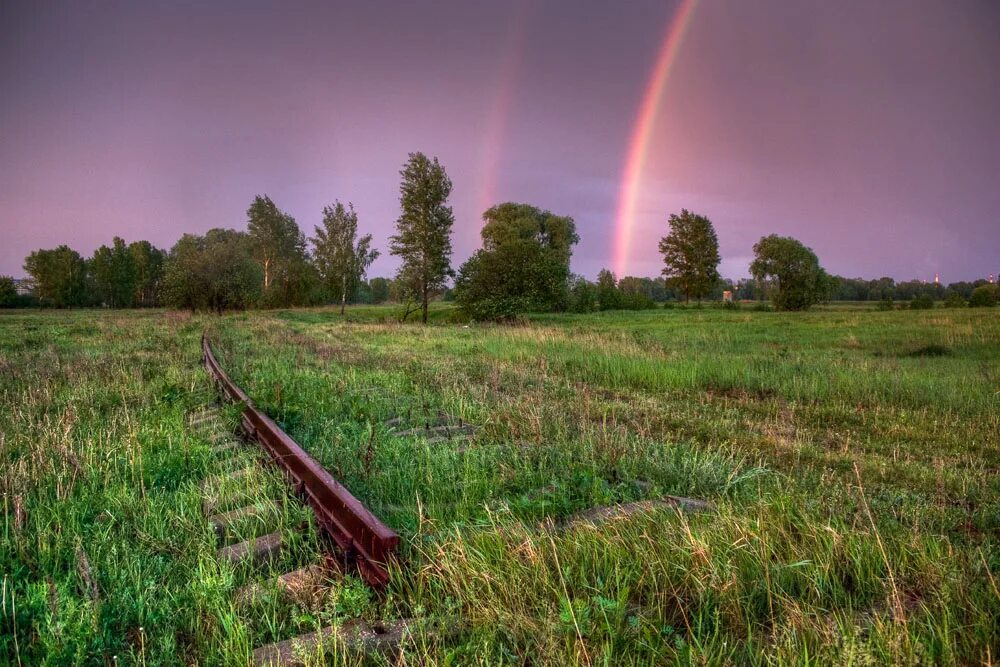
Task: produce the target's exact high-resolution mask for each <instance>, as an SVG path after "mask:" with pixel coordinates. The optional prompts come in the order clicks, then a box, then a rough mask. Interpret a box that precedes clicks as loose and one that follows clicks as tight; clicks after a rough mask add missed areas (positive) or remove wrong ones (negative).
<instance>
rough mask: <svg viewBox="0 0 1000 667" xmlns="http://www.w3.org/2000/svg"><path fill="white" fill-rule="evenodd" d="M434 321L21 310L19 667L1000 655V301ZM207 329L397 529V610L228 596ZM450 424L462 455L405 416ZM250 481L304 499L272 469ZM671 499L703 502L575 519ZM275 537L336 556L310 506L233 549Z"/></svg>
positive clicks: (6, 504)
mask: <svg viewBox="0 0 1000 667" xmlns="http://www.w3.org/2000/svg"><path fill="white" fill-rule="evenodd" d="M434 315H435V321H436V323H437V324H435V325H434V326H431V327H421V326H414V325H400V324H399V323H398V322H396V321H395V318H394V312H393V310H392V309H390V308H366V309H355V310H353V311H350V310H349V312H348V315H347V317H346V318H342V317H340V316H339V315H337V314H336V313H335V312H333V311H330V310H327V309H313V310H293V311H285V312H277V313H250V314H239V315H232V316H226V317H224V318H217V317H206V318H188V317H186V316H179V315H176V314H171V313H161V312H150V313H129V314H118V313H97V312H93V313H90V312H78V313H71V314H68V315H67V314H63V313H23V314H15V315H4V316H2V317H0V466H2V469H0V473H2V474H0V492H2V494H3V511H4V523H3V528H2V532H0V576H2V577H3V580H2V582H0V593H2V604H0V662H7V663H12V664H18V663H20V664H38V663H46V662H47V663H49V664H72V663H103V662H105V661H106V660H111V659H112V658H113V657H114V656H117V657H118V660H119V663H123V662H124V663H137V664H139V663H143V664H178V663H189V664H190V663H198V664H243V663H244V662H245V661H246V659H247V658H248V656H249V654H250V651H251V650H252V649H253V648H254V647H255V646H259V645H260V644H263V643H265V642H269V641H275V640H280V639H285V638H288V637H290V636H292V635H294V634H297V633H299V632H305V631H309V630H311V629H315V628H317V627H320V626H323V625H328V624H331V623H333V624H336V623H340V622H342V621H343V620H345V619H349V618H352V617H356V616H363V617H365V618H368V619H369V620H374V619H377V618H384V619H393V618H403V617H406V618H423V619H430V620H435V619H436V620H440V621H442V623H441V624H439V625H438V627H447V628H450V629H451V631H450V632H437V633H429V632H424V631H423V630H418V631H416V636H414V637H413V638H412V641H410V642H409V643H408V644H407V647H406V649H405V651H404V653H403V655H402V657H401V661H402V662H403V663H410V664H490V665H492V664H505V663H531V664H553V665H555V664H559V665H561V664H616V665H617V664H671V663H684V664H689V663H692V662H704V663H711V664H717V663H729V664H786V663H794V664H801V663H810V662H812V663H819V664H885V663H890V664H916V663H923V664H971V663H988V662H990V661H995V659H996V656H997V655H998V653H1000V650H998V646H1000V629H998V626H997V623H996V618H998V617H1000V593H998V589H997V585H996V581H997V579H998V578H1000V556H998V553H1000V549H997V538H998V535H1000V481H998V476H997V475H996V471H997V470H998V469H1000V448H998V445H1000V421H998V420H1000V416H998V415H1000V410H998V408H1000V394H998V393H997V390H996V387H997V379H998V378H1000V355H998V353H997V350H998V349H1000V345H998V343H1000V317H997V316H996V315H995V314H994V313H990V312H984V311H978V312H976V311H960V310H951V311H943V310H932V311H920V312H917V311H914V312H910V311H906V312H875V311H850V310H837V311H831V312H816V313H806V314H780V313H765V312H760V313H758V312H754V313H747V312H741V311H736V312H732V311H716V310H710V309H704V310H699V309H675V310H672V311H652V312H641V313H599V314H595V315H588V316H570V315H561V316H537V317H533V318H530V319H529V320H528V321H526V322H524V323H522V324H521V325H518V326H511V327H497V326H476V325H472V326H469V327H466V326H465V325H463V324H460V323H459V324H452V323H451V322H450V311H449V310H447V309H438V310H436V311H435V313H434ZM206 327H207V328H208V329H209V330H210V332H211V334H212V336H213V337H214V339H215V340H216V341H217V344H216V348H217V352H218V353H219V356H220V359H221V361H222V363H223V365H224V366H225V367H226V368H227V370H229V371H230V372H231V373H232V375H233V376H234V378H235V379H236V380H237V382H239V383H240V384H241V385H242V386H243V387H244V388H245V389H247V390H248V392H249V393H250V394H251V396H253V398H254V399H255V401H257V403H258V404H259V405H261V406H262V407H263V408H265V409H266V411H267V412H269V414H271V415H272V416H273V417H275V418H276V419H277V420H278V421H279V423H281V424H282V425H283V426H284V427H285V428H286V430H288V431H289V432H290V433H291V434H292V435H293V436H294V437H295V438H296V439H297V440H298V441H299V442H300V443H302V444H303V446H305V447H306V448H307V449H308V450H309V451H310V452H311V453H312V454H313V455H314V456H316V457H317V458H318V459H319V460H320V461H321V462H322V463H323V464H324V465H325V466H326V467H327V468H328V469H329V470H330V471H331V472H332V473H333V474H334V475H335V476H337V477H338V478H339V479H340V480H341V481H343V482H344V483H345V484H347V486H348V487H349V488H350V489H351V491H352V492H353V493H354V494H355V495H357V496H358V497H359V498H360V499H361V500H362V501H363V502H365V503H366V504H367V505H368V506H369V507H371V508H372V509H373V510H374V511H375V512H376V513H377V514H378V515H379V516H380V517H381V518H383V519H384V520H385V521H386V522H387V523H388V524H389V525H391V526H392V527H393V528H395V529H396V530H397V531H399V532H400V534H401V535H402V536H403V539H404V547H403V556H404V558H403V560H402V561H401V563H400V564H399V565H398V566H397V567H396V568H395V569H394V571H393V580H392V582H391V584H390V586H389V589H388V591H387V592H386V594H385V595H384V596H382V597H375V596H372V595H371V594H370V592H369V591H367V589H366V588H365V587H363V586H361V585H360V584H359V582H358V581H357V580H355V579H353V578H347V579H345V580H344V581H342V582H339V583H337V584H335V585H334V586H332V587H331V589H330V591H329V592H328V594H327V595H325V596H324V597H323V599H321V600H312V601H302V600H288V599H283V598H281V597H280V596H279V595H277V594H276V593H275V592H274V591H270V592H266V593H265V594H263V595H261V596H258V597H257V598H255V599H254V600H253V601H252V602H251V603H249V604H242V605H241V604H237V603H236V602H235V600H236V593H237V591H238V590H240V588H241V587H243V586H244V585H246V584H248V583H251V582H254V581H258V580H260V578H261V576H262V575H263V576H266V575H267V573H266V572H265V573H261V572H258V571H256V570H253V569H249V568H245V567H236V568H233V567H230V566H228V565H224V564H221V563H219V562H218V560H217V559H216V558H215V550H216V548H217V543H216V540H215V536H214V535H213V534H212V531H211V529H210V528H209V527H208V525H207V523H206V521H205V518H204V516H203V514H202V508H201V503H202V500H203V499H204V496H205V491H203V490H202V489H201V488H200V486H199V481H200V480H201V479H203V478H204V477H207V476H209V475H212V474H217V473H219V472H220V470H221V467H220V463H219V462H218V460H217V459H216V458H214V457H213V455H212V454H211V452H210V448H209V444H210V443H209V441H208V439H207V437H208V436H207V434H205V433H201V432H199V431H197V430H196V429H192V428H190V427H188V426H187V425H186V423H185V419H186V415H188V414H189V413H190V412H191V411H193V410H196V409H201V408H203V407H204V406H206V405H207V404H209V403H210V402H211V401H212V400H213V398H214V394H213V392H212V391H211V390H210V388H209V387H208V385H207V383H206V381H205V377H204V374H203V372H202V371H201V369H200V367H199V364H198V357H199V349H198V336H199V334H200V332H201V330H202V329H203V328H206ZM929 349H933V350H935V353H934V354H930V353H927V350H929ZM441 412H445V413H448V414H450V415H453V416H455V417H457V418H461V419H462V420H463V421H464V422H467V423H472V424H476V425H478V426H479V427H480V430H479V431H478V432H477V434H476V436H475V438H474V440H473V441H471V442H437V443H430V442H428V441H427V440H426V439H423V438H413V437H399V436H398V434H397V433H396V431H394V430H393V429H392V428H390V426H389V425H387V424H386V421H387V420H388V419H390V418H393V417H402V418H403V419H404V421H409V422H412V424H419V423H421V422H422V421H425V420H426V419H427V418H429V417H431V416H437V415H438V414H439V413H441ZM224 414H225V418H226V419H227V420H228V425H229V427H230V428H231V427H232V426H234V424H235V421H234V415H233V414H232V413H231V411H230V412H225V413H224ZM403 428H405V427H403ZM241 456H244V457H245V459H244V460H245V462H246V465H252V463H251V454H250V453H249V452H248V453H246V454H243V455H241ZM234 489H235V491H236V496H234V498H233V500H232V502H233V504H236V503H242V502H257V503H262V504H267V503H269V502H271V501H272V500H273V499H275V498H277V497H281V496H282V494H283V487H282V485H281V483H280V481H279V480H277V479H276V477H275V476H274V474H273V473H271V472H267V471H262V472H259V473H257V474H255V475H252V476H250V477H248V478H246V479H242V480H240V481H239V482H236V483H234ZM663 494H673V495H680V496H692V497H696V498H701V499H705V500H708V501H710V502H711V503H713V505H714V506H715V508H716V509H715V511H714V512H709V513H696V514H692V513H687V512H683V511H678V510H676V509H671V508H661V509H651V510H648V511H643V512H635V513H624V514H622V515H620V516H618V517H617V518H614V519H611V520H609V521H606V522H603V523H598V524H595V523H592V522H588V521H581V520H578V519H577V515H578V513H580V512H583V511H585V510H587V509H590V508H593V507H595V506H599V505H604V504H608V503H619V502H631V501H639V500H644V499H651V498H656V497H660V496H662V495H663ZM268 506H269V507H272V508H273V507H274V506H273V505H268ZM273 530H280V531H282V532H283V534H285V535H286V537H287V538H288V539H289V541H290V542H291V548H290V549H289V550H288V551H287V552H286V553H285V555H284V556H283V558H282V560H281V561H280V562H278V563H276V564H275V566H274V568H273V569H272V570H270V572H271V573H276V572H279V571H282V570H285V569H289V568H292V567H295V566H299V565H302V564H305V563H309V562H313V561H314V560H315V559H316V558H317V557H318V553H317V550H318V547H319V545H318V542H319V541H318V540H317V536H316V534H315V529H314V528H313V527H312V525H311V523H310V521H309V515H308V512H305V511H303V510H302V509H301V508H299V507H297V506H296V504H295V503H284V504H282V505H281V506H280V508H276V509H273V511H270V512H266V513H264V514H263V515H262V517H261V518H259V519H254V520H250V521H247V522H246V523H244V524H242V525H239V526H236V527H234V528H233V535H232V536H233V538H234V539H238V538H243V537H254V536H256V535H260V534H263V533H265V532H271V531H273ZM81 550H82V552H83V553H85V555H86V559H87V561H88V563H89V568H90V571H91V572H92V576H93V579H94V580H95V581H96V583H97V585H98V588H99V591H100V593H99V596H98V597H97V598H96V599H95V598H94V597H93V596H92V595H91V593H90V592H89V589H88V587H87V585H86V581H85V577H84V576H83V575H82V574H81V566H80V564H79V563H80V556H79V554H80V552H81ZM330 660H332V661H333V662H336V663H338V664H340V663H354V662H359V661H363V660H364V658H362V657H360V656H352V655H348V654H344V653H340V652H338V653H337V654H336V655H335V656H334V657H331V658H330ZM379 660H380V659H378V658H374V657H372V658H368V661H374V662H379Z"/></svg>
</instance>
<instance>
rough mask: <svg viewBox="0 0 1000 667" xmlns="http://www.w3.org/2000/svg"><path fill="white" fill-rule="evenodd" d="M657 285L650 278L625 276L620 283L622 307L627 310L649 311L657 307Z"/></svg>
mask: <svg viewBox="0 0 1000 667" xmlns="http://www.w3.org/2000/svg"><path fill="white" fill-rule="evenodd" d="M654 285H655V283H654V282H653V281H652V280H650V279H649V278H636V277H635V276H625V277H624V278H622V279H621V280H619V281H618V291H619V292H621V307H622V308H623V309H625V310H648V309H650V308H655V307H656V302H654V301H653V287H654Z"/></svg>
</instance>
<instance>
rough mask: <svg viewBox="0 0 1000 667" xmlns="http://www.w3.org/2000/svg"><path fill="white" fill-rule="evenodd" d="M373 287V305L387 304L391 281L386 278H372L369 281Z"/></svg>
mask: <svg viewBox="0 0 1000 667" xmlns="http://www.w3.org/2000/svg"><path fill="white" fill-rule="evenodd" d="M368 284H369V286H370V287H371V295H372V297H371V298H372V303H385V302H386V301H388V300H389V280H388V279H386V278H372V279H371V280H370V281H368Z"/></svg>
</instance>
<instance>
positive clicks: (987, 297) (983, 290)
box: [969, 284, 1000, 308]
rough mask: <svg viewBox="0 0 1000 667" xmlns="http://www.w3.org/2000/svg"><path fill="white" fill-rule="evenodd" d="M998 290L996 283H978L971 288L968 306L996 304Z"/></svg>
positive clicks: (988, 306)
mask: <svg viewBox="0 0 1000 667" xmlns="http://www.w3.org/2000/svg"><path fill="white" fill-rule="evenodd" d="M998 292H1000V290H998V288H997V286H996V285H989V284H986V285H980V286H979V287H977V288H975V289H974V290H972V296H970V297H969V306H970V307H972V308H990V307H992V306H995V305H997V297H998V296H1000V295H998Z"/></svg>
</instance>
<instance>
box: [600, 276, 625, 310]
mask: <svg viewBox="0 0 1000 667" xmlns="http://www.w3.org/2000/svg"><path fill="white" fill-rule="evenodd" d="M597 305H598V308H600V309H601V310H617V309H619V308H621V307H622V293H621V291H620V290H619V289H618V281H617V280H615V274H613V273H611V271H609V270H607V269H601V272H600V273H598V274H597Z"/></svg>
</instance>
